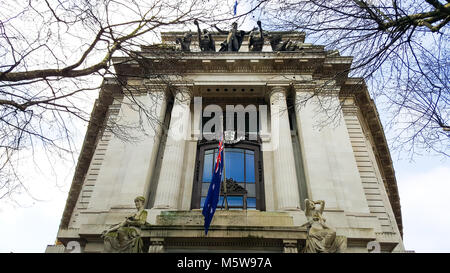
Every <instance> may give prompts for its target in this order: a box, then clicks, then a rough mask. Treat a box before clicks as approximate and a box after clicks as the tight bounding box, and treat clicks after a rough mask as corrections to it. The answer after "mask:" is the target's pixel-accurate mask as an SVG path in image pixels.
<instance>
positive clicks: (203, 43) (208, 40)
mask: <svg viewBox="0 0 450 273" xmlns="http://www.w3.org/2000/svg"><path fill="white" fill-rule="evenodd" d="M194 24H195V25H197V34H198V45H199V47H200V50H201V51H213V52H215V51H216V44H215V43H214V39H213V37H212V35H211V33H209V32H208V31H207V30H206V29H203V35H202V32H201V31H200V27H199V25H198V21H197V20H195V21H194Z"/></svg>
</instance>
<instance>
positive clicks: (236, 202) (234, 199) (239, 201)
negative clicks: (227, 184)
mask: <svg viewBox="0 0 450 273" xmlns="http://www.w3.org/2000/svg"><path fill="white" fill-rule="evenodd" d="M227 200H228V206H230V207H243V206H244V199H243V197H242V196H228V198H227Z"/></svg>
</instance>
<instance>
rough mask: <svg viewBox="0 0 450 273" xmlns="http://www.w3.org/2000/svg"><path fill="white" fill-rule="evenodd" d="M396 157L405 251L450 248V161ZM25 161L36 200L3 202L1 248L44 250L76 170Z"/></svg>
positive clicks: (78, 140)
mask: <svg viewBox="0 0 450 273" xmlns="http://www.w3.org/2000/svg"><path fill="white" fill-rule="evenodd" d="M247 28H248V27H247ZM247 28H246V29H247ZM85 130H86V127H85V126H82V125H80V130H79V132H80V133H79V135H77V136H75V142H76V143H78V147H81V144H82V141H83V138H84V133H85ZM77 157H78V155H75V160H76V159H77ZM34 160H36V161H40V162H47V161H48V158H47V157H46V155H44V154H39V153H35V158H34ZM393 161H394V167H395V171H396V177H397V183H398V187H399V192H400V202H401V208H402V218H403V231H404V244H405V247H406V249H407V250H413V251H416V252H450V236H448V232H449V231H450V213H449V211H450V198H449V195H450V178H449V177H450V161H449V160H447V161H442V160H441V158H437V157H430V156H427V155H425V156H422V157H416V158H415V162H409V161H408V160H406V159H398V158H397V156H394V155H393ZM22 163H23V164H26V165H27V166H30V169H29V172H28V173H27V174H25V175H26V177H24V181H25V182H26V185H27V186H28V187H29V191H30V193H31V195H32V196H33V197H34V198H35V200H34V199H32V198H30V195H29V194H26V193H24V194H22V195H20V196H16V197H15V198H14V201H11V200H1V201H0V252H44V251H45V248H46V246H47V245H49V244H53V243H54V242H55V239H56V234H57V230H58V227H59V222H60V219H61V215H62V212H63V210H64V206H65V202H66V198H67V192H68V190H69V187H70V183H71V181H72V175H73V170H74V168H75V163H74V162H72V161H67V162H63V161H53V162H48V168H41V170H35V169H34V168H33V167H32V166H34V164H33V159H32V158H30V157H27V156H26V155H24V159H23V161H22ZM50 165H52V166H53V167H54V168H53V169H54V170H57V173H54V172H52V171H51V170H53V169H52V168H50Z"/></svg>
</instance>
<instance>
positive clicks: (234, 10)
mask: <svg viewBox="0 0 450 273" xmlns="http://www.w3.org/2000/svg"><path fill="white" fill-rule="evenodd" d="M237 5H238V2H237V0H236V2H234V6H233V15H234V16H236V11H237Z"/></svg>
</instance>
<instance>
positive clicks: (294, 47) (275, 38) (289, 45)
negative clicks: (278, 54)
mask: <svg viewBox="0 0 450 273" xmlns="http://www.w3.org/2000/svg"><path fill="white" fill-rule="evenodd" d="M269 40H270V46H271V47H272V51H300V50H302V49H303V48H302V47H301V46H300V45H299V44H298V42H296V41H291V39H287V40H286V41H283V40H282V39H281V35H280V34H274V35H270V36H269Z"/></svg>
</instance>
